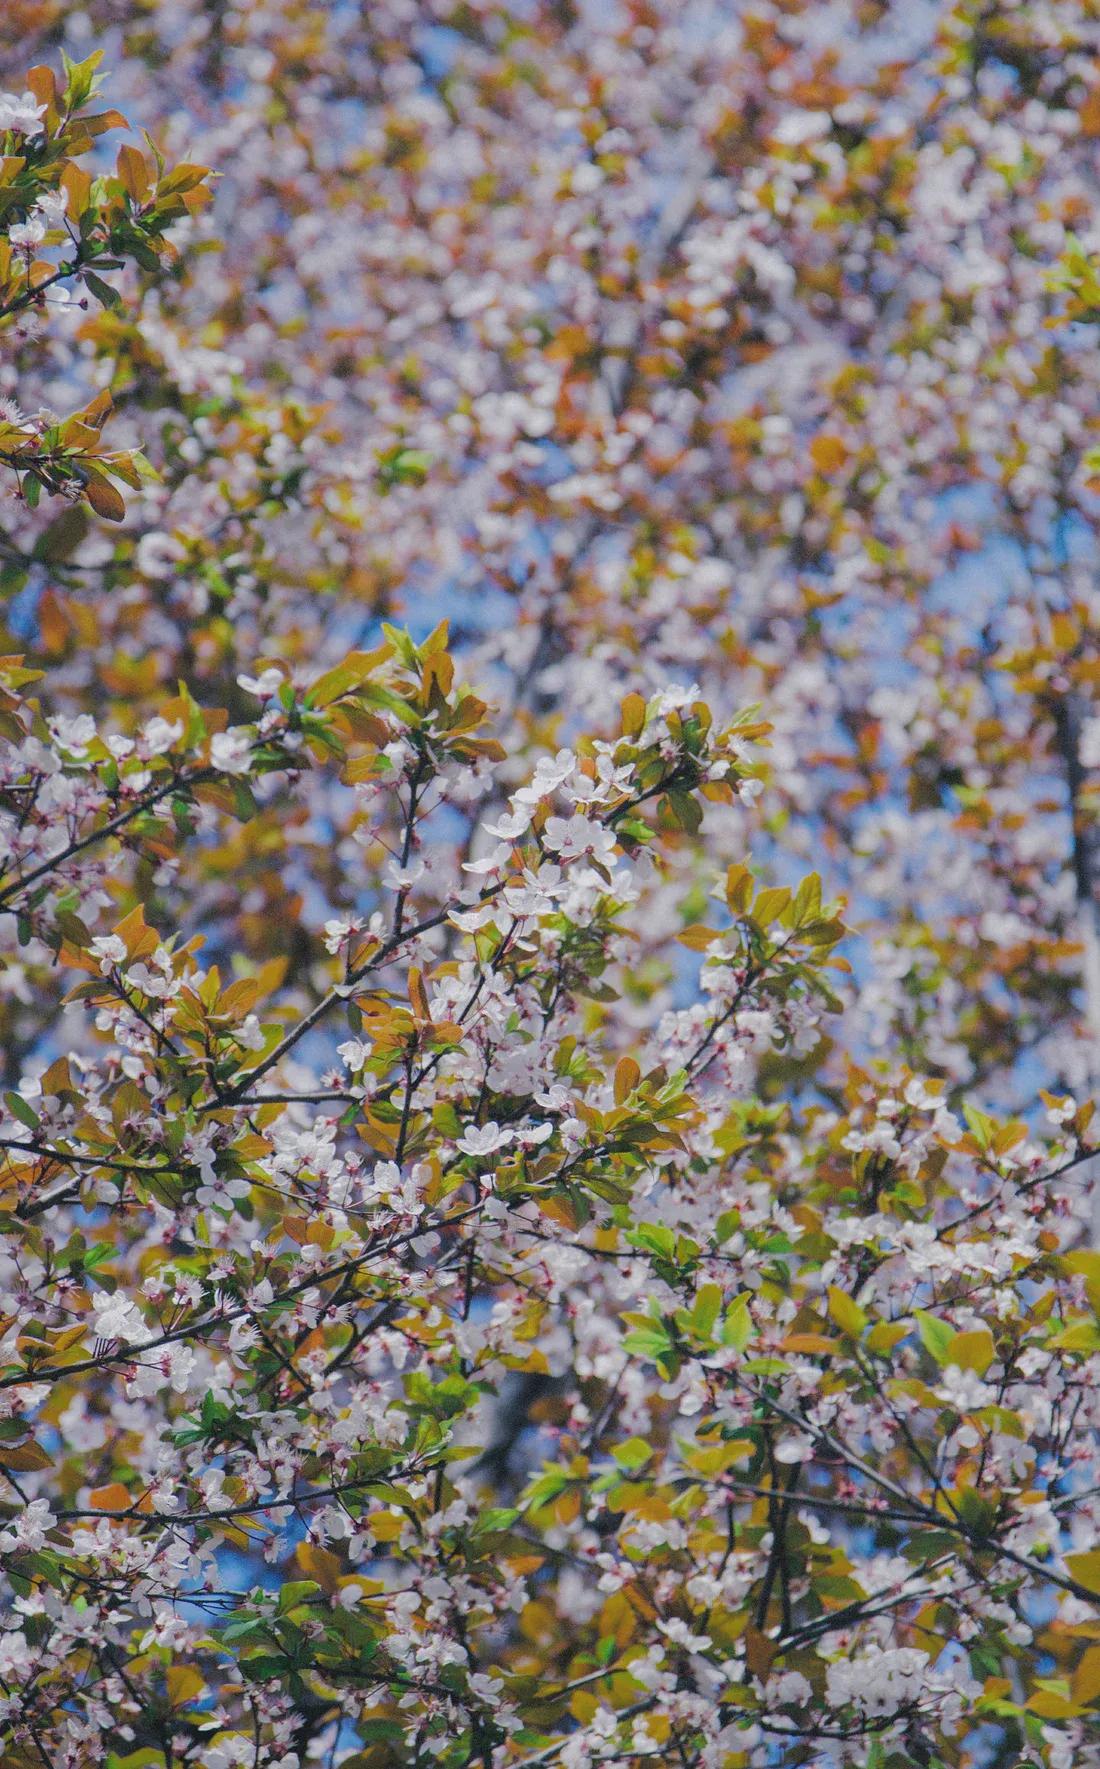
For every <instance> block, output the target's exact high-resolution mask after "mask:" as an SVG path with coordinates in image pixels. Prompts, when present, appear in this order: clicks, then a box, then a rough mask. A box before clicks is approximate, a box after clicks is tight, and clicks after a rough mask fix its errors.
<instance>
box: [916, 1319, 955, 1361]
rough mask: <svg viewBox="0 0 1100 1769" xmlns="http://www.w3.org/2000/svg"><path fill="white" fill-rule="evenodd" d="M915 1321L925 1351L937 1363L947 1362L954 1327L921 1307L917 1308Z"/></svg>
mask: <svg viewBox="0 0 1100 1769" xmlns="http://www.w3.org/2000/svg"><path fill="white" fill-rule="evenodd" d="M916 1322H917V1330H918V1332H919V1333H920V1336H921V1343H922V1345H923V1346H924V1349H925V1351H927V1352H929V1353H930V1354H931V1356H932V1357H934V1358H935V1360H936V1362H937V1363H938V1364H946V1363H949V1362H950V1361H951V1342H952V1340H953V1339H954V1337H955V1329H954V1328H953V1327H949V1326H948V1325H947V1323H946V1322H945V1321H941V1320H937V1318H936V1316H935V1315H934V1314H926V1313H925V1311H924V1309H923V1308H918V1309H917V1311H916Z"/></svg>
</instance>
